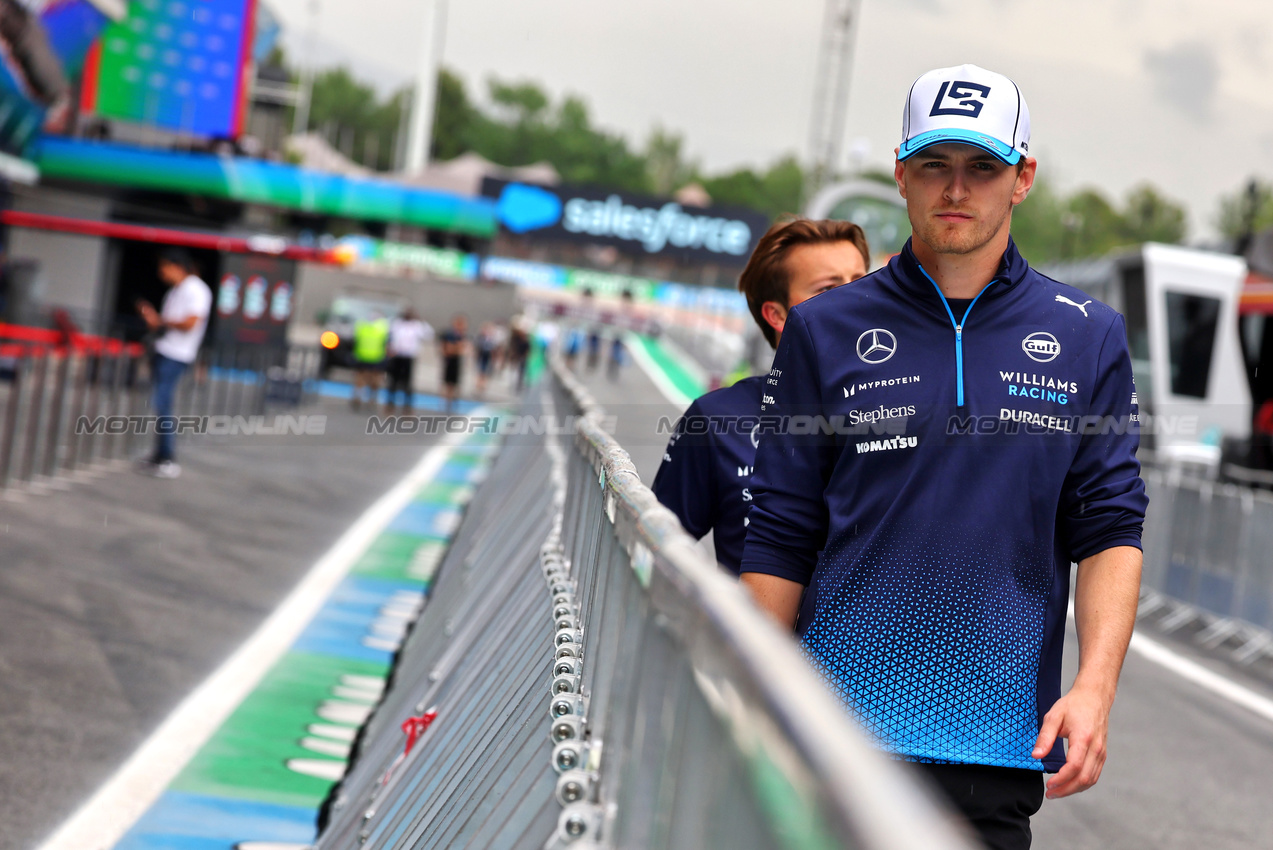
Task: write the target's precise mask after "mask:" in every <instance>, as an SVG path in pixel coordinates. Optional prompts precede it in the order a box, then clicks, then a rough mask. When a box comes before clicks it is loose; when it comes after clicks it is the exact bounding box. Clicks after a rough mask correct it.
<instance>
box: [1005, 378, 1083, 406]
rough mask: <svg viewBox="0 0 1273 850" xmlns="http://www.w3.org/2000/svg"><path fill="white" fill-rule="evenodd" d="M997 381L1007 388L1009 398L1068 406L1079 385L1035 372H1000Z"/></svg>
mask: <svg viewBox="0 0 1273 850" xmlns="http://www.w3.org/2000/svg"><path fill="white" fill-rule="evenodd" d="M999 379H1000V380H1001V381H1003V383H1004V384H1005V385H1006V386H1007V388H1008V395H1010V396H1016V397H1018V398H1032V399H1035V400H1036V401H1048V402H1053V403H1055V404H1069V403H1070V397H1071V396H1073V395H1076V394H1077V393H1078V391H1079V385H1078V384H1076V383H1075V382H1074V381H1065V380H1061V379H1058V378H1054V377H1052V376H1051V375H1040V374H1037V373H1035V372H1005V371H1003V370H1000V372H999Z"/></svg>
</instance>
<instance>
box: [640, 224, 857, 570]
mask: <svg viewBox="0 0 1273 850" xmlns="http://www.w3.org/2000/svg"><path fill="white" fill-rule="evenodd" d="M870 257H871V252H870V248H869V247H868V246H867V243H866V235H865V234H864V233H863V232H862V228H860V227H858V226H857V225H856V224H852V223H851V222H847V221H809V220H807V219H800V218H793V219H788V220H784V221H779V222H778V223H777V224H775V225H774V226H773V227H771V228H769V231H768V232H767V233H765V235H764V236H762V237H761V238H760V241H759V242H758V243H757V244H756V250H755V251H754V252H752V255H751V259H749V260H748V261H747V267H746V268H745V269H743V273H742V275H741V276H740V277H739V279H738V288H739V290H741V291H742V293H743V294H744V295H745V296H746V297H747V306H748V307H749V308H750V309H751V314H752V318H754V319H755V321H756V324H757V325H759V326H760V330H761V332H762V333H763V334H764V336H765V339H766V340H767V341H768V342H769V345H770V346H772V347H775V348H776V347H777V345H778V340H779V339H780V338H781V337H782V329H783V327H784V326H785V324H786V321H787V315H788V312H789V311H790V310H791V308H793V307H795V306H796V305H797V304H801V303H803V302H805V301H807V300H809V299H810V298H813V297H814V296H815V295H819V294H821V293H823V292H826V291H827V290H829V289H833V288H834V287H837V286H842V285H844V284H846V283H851V282H853V281H855V280H857V279H858V278H860V277H862V276H863V275H865V274H866V270H867V269H868V268H869V267H870ZM765 380H766V379H765V377H764V376H760V375H758V376H755V377H749V378H744V379H742V380H741V381H738V382H737V383H735V384H733V385H732V386H728V387H723V388H722V389H719V390H714V391H712V392H710V393H707V394H706V395H704V396H702V397H701V398H699V399H698V400H696V401H695V402H694V403H693V404H691V405H690V406H689V409H688V410H686V411H685V415H684V416H683V417H681V420H680V421H679V422H678V423H677V425H676V431H675V432H674V433H673V435H672V438H671V439H670V440H669V441H668V444H667V450H666V451H665V452H664V454H663V463H662V465H660V466H659V471H658V474H657V475H656V476H655V478H654V486H653V489H654V495H655V496H657V497H658V499H659V501H660V502H662V503H663V504H664V505H666V506H667V507H669V508H671V509H672V511H673V512H674V513H675V514H676V515H677V517H678V518H679V519H680V520H681V525H683V526H685V530H686V531H688V532H689V533H690V534H692V535H694V537H696V538H701V537H703V536H704V535H706V534H707V532H709V531H711V532H712V533H713V534H712V538H713V541H714V543H715V547H716V560H717V561H718V562H719V563H720V564H721V565H722V566H724V567H725V568H726V569H728V570H729V571H730V572H732V573H734V574H735V575H737V574H738V566H739V564H740V563H741V562H742V558H743V539H744V537H745V536H746V533H747V527H746V526H747V511H748V509H749V508H750V507H751V499H752V495H751V491H750V489H749V484H750V480H751V471H752V466H753V464H754V463H755V458H756V446H757V440H758V438H759V434H758V433H757V430H756V429H753V428H752V426H751V424H749V423H748V422H747V419H751V420H752V421H753V422H754V421H755V420H756V418H757V417H758V416H759V415H760V407H761V396H762V395H763V393H764V389H765ZM713 420H714V421H716V422H720V423H722V424H725V425H726V426H727V427H721V428H714V427H712V424H711V423H712V421H713ZM743 426H745V427H743Z"/></svg>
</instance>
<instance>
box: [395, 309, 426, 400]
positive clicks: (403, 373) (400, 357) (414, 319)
mask: <svg viewBox="0 0 1273 850" xmlns="http://www.w3.org/2000/svg"><path fill="white" fill-rule="evenodd" d="M432 339H433V328H432V327H431V326H430V325H429V324H428V323H427V322H423V321H421V320H420V317H419V316H417V315H416V312H415V310H413V309H411V308H410V307H408V308H407V309H405V310H403V311H402V315H400V316H398V317H397V318H395V319H394V320H393V321H392V322H391V323H390V324H389V363H388V367H387V369H386V371H387V372H388V374H389V389H388V398H387V399H386V401H385V408H386V410H392V409H393V408H394V405H395V404H396V403H397V399H398V394H399V393H401V394H402V406H403V408H405V409H406V410H411V409H412V407H413V406H414V405H413V396H414V393H415V387H414V383H413V380H412V372H413V371H414V367H415V361H416V358H417V357H419V356H420V347H421V346H422V345H423V344H424V343H426V342H429V341H430V340H432Z"/></svg>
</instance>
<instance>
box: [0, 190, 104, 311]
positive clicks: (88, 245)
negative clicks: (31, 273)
mask: <svg viewBox="0 0 1273 850" xmlns="http://www.w3.org/2000/svg"><path fill="white" fill-rule="evenodd" d="M34 191H35V194H27V193H25V192H24V193H21V194H18V195H17V196H16V197H15V198H14V202H13V208H14V209H15V210H18V211H21V212H33V213H43V214H46V215H72V216H75V217H76V218H96V219H104V218H106V213H107V204H108V201H107V200H106V199H104V198H94V197H91V196H88V195H80V194H74V193H70V192H63V191H60V190H57V189H48V188H44V187H41V188H39V189H38V190H34ZM106 255H107V240H105V239H102V238H100V237H95V236H74V235H71V234H67V233H54V232H52V231H47V230H29V229H27V228H24V227H14V228H10V230H9V256H10V258H12V259H13V260H14V261H15V262H19V263H20V262H21V261H24V260H28V261H34V263H35V264H36V270H35V282H34V289H33V292H32V297H33V298H34V300H35V301H36V302H37V303H39V304H44V305H49V306H56V307H66V308H68V309H70V310H71V312H72V314H73V315H75V317H76V318H77V319H78V320H81V321H84V320H86V319H87V318H88V317H90V316H93V315H95V314H96V313H97V312H98V311H99V310H100V309H101V306H102V303H103V299H104V298H105V291H104V288H103V285H104V278H105V275H104V270H105V263H106Z"/></svg>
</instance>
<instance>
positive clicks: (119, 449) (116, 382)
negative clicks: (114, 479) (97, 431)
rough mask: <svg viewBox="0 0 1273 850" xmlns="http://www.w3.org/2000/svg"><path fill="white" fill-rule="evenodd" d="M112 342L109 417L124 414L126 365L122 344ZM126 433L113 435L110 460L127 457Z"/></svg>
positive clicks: (108, 455)
mask: <svg viewBox="0 0 1273 850" xmlns="http://www.w3.org/2000/svg"><path fill="white" fill-rule="evenodd" d="M111 342H112V355H111V388H110V404H109V409H108V413H109V414H110V415H111V416H122V415H123V412H124V370H125V367H126V365H127V362H128V359H127V355H126V354H125V353H124V344H123V342H122V341H120V342H119V344H118V346H116V345H114V344H113V343H114V342H115V341H114V340H111ZM126 442H127V433H126V432H125V433H121V434H116V435H113V437H112V439H111V441H110V451H109V453H108V454H107V457H108V458H109V459H110V460H119V459H120V457H121V456H123V457H127V456H128V452H127V451H126V445H125V443H126Z"/></svg>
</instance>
